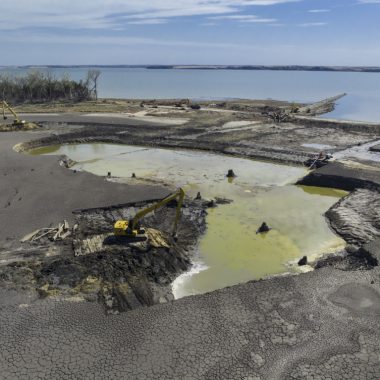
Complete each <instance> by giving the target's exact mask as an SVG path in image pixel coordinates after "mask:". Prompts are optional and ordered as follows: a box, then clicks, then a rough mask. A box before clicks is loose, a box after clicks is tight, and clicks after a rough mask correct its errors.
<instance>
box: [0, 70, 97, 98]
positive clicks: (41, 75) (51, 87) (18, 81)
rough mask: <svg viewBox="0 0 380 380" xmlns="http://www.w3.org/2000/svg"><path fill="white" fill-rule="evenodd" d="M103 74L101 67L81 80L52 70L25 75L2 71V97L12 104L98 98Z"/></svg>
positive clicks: (0, 85)
mask: <svg viewBox="0 0 380 380" xmlns="http://www.w3.org/2000/svg"><path fill="white" fill-rule="evenodd" d="M100 74H101V72H100V71H99V70H89V71H88V72H87V76H86V78H85V79H81V80H79V81H75V80H72V79H71V78H70V76H69V75H68V74H65V75H64V76H63V77H62V78H56V77H55V76H54V75H53V74H52V73H51V72H42V71H38V70H36V71H30V72H28V73H27V74H26V75H24V76H9V75H0V97H2V99H4V100H7V101H8V102H10V103H13V104H17V103H25V102H29V103H41V102H50V101H57V100H68V101H83V100H91V99H97V98H98V78H99V76H100ZM0 100H1V99H0Z"/></svg>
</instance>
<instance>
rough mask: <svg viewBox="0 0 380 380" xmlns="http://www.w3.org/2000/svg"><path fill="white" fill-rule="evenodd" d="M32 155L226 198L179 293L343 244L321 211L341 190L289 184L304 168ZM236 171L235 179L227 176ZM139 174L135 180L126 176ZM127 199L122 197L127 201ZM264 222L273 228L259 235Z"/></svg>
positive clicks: (125, 154)
mask: <svg viewBox="0 0 380 380" xmlns="http://www.w3.org/2000/svg"><path fill="white" fill-rule="evenodd" d="M31 153H32V154H65V155H67V156H69V157H70V158H71V159H72V160H75V161H77V162H78V163H77V164H76V165H75V166H74V167H73V169H76V170H85V171H88V172H91V173H94V174H97V175H101V176H106V175H107V172H111V173H112V176H115V177H124V178H128V182H129V183H134V182H136V183H139V182H141V181H144V180H149V181H152V180H153V181H159V182H165V183H167V184H169V185H171V186H172V187H179V186H181V187H183V188H184V190H185V191H186V193H187V195H189V196H191V197H193V196H195V195H196V193H197V192H198V191H200V192H201V194H202V197H204V198H215V197H224V198H228V199H231V200H233V202H232V203H231V204H226V205H219V206H218V207H217V208H214V209H209V210H208V216H207V231H206V233H205V235H204V236H202V237H201V239H200V241H199V246H198V248H197V252H196V254H195V257H194V265H193V267H192V269H191V270H190V271H189V272H188V273H185V274H183V275H181V276H179V277H178V278H177V279H176V280H175V282H174V283H173V293H174V295H175V297H176V298H180V297H183V296H186V295H191V294H199V293H205V292H207V291H211V290H215V289H219V288H222V287H225V286H229V285H234V284H237V283H241V282H246V281H248V280H253V279H259V278H263V277H265V276H268V275H273V274H279V273H284V272H292V271H298V270H300V269H299V268H298V266H297V265H296V263H297V261H298V259H299V258H300V257H302V256H304V255H307V256H308V258H309V259H310V258H315V257H318V256H319V255H321V254H323V253H326V252H333V251H336V250H338V249H341V248H343V247H344V241H343V240H342V239H340V238H339V237H338V236H336V235H335V234H334V233H333V232H332V231H331V230H330V228H329V226H328V224H327V221H326V220H325V218H324V216H323V214H324V213H325V212H326V211H327V210H328V209H329V208H330V207H331V206H332V205H333V204H334V203H336V202H337V201H338V200H339V198H341V197H342V196H344V195H346V192H344V191H340V190H335V189H326V188H316V187H304V186H294V185H293V184H294V183H295V182H296V180H297V179H298V178H300V177H302V176H304V175H305V174H306V170H305V169H304V168H300V167H294V166H286V165H277V164H271V163H266V162H260V161H253V160H248V159H240V158H235V157H229V156H223V155H217V154H210V153H205V152H198V151H184V150H169V149H157V148H144V147H136V146H127V145H114V144H77V145H63V146H51V147H46V148H39V149H36V150H34V151H33V152H31ZM228 169H233V170H234V172H235V174H236V175H237V177H236V178H235V179H234V180H233V181H228V179H227V178H226V173H227V171H228ZM132 173H136V176H137V177H138V179H136V180H135V179H131V178H130V177H131V174H132ZM127 201H128V199H126V202H127ZM263 221H266V222H267V224H268V225H269V226H270V227H271V228H272V230H271V231H270V232H268V233H265V234H256V230H257V228H258V227H259V226H260V224H261V223H262V222H263Z"/></svg>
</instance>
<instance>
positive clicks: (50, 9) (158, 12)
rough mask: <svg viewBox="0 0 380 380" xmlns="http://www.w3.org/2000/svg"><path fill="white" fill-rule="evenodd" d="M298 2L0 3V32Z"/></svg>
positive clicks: (90, 25)
mask: <svg viewBox="0 0 380 380" xmlns="http://www.w3.org/2000/svg"><path fill="white" fill-rule="evenodd" d="M297 1H302V0H80V1H71V0H33V1H30V0H17V1H14V0H1V12H0V28H1V29H18V28H33V27H42V28H43V27H58V28H80V29H86V28H87V29H91V28H108V27H118V26H120V24H123V23H125V22H128V21H129V20H131V21H134V20H136V21H137V20H147V19H155V20H163V19H168V18H171V17H181V16H197V15H198V16H199V15H208V16H210V15H222V14H226V13H233V12H239V11H241V10H242V9H244V8H246V7H248V6H270V5H275V4H281V3H290V2H297ZM142 23H143V22H140V24H142ZM144 23H149V22H147V21H146V22H144ZM150 23H151V24H152V23H154V21H153V22H150ZM156 23H157V21H156Z"/></svg>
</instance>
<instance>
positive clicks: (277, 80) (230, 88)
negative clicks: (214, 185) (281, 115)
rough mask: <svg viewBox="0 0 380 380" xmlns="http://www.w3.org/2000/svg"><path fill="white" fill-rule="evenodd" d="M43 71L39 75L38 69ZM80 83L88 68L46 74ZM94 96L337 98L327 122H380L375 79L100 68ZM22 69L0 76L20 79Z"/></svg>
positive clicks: (379, 82)
mask: <svg viewBox="0 0 380 380" xmlns="http://www.w3.org/2000/svg"><path fill="white" fill-rule="evenodd" d="M42 70H44V69H42ZM46 70H49V71H51V72H53V73H54V74H55V75H56V76H57V77H61V76H63V75H64V74H65V73H67V74H69V75H70V76H71V78H73V79H76V80H79V79H83V78H85V77H86V73H87V70H88V69H87V68H55V69H45V71H46ZM100 70H101V72H102V74H101V76H100V79H99V96H100V97H105V98H192V99H228V98H245V99H268V98H271V99H277V100H286V101H294V102H315V101H318V100H321V99H325V98H327V97H331V96H334V95H337V94H340V93H343V92H345V93H347V94H348V95H347V96H346V97H345V98H343V99H341V100H339V102H338V107H337V109H336V110H335V111H334V112H332V113H331V114H328V115H326V117H333V118H342V119H351V120H363V121H373V122H380V107H379V104H380V73H354V72H317V71H313V72H311V71H254V70H165V69H162V70H161V69H154V70H150V69H139V68H110V67H107V68H101V69H100ZM27 71H28V70H27V69H22V68H0V74H1V73H3V74H10V75H22V74H25V73H26V72H27Z"/></svg>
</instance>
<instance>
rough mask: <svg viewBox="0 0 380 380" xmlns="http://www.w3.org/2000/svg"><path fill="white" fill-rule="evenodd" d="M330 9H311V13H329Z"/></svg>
mask: <svg viewBox="0 0 380 380" xmlns="http://www.w3.org/2000/svg"><path fill="white" fill-rule="evenodd" d="M327 12H331V11H330V9H310V11H309V13H327Z"/></svg>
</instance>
